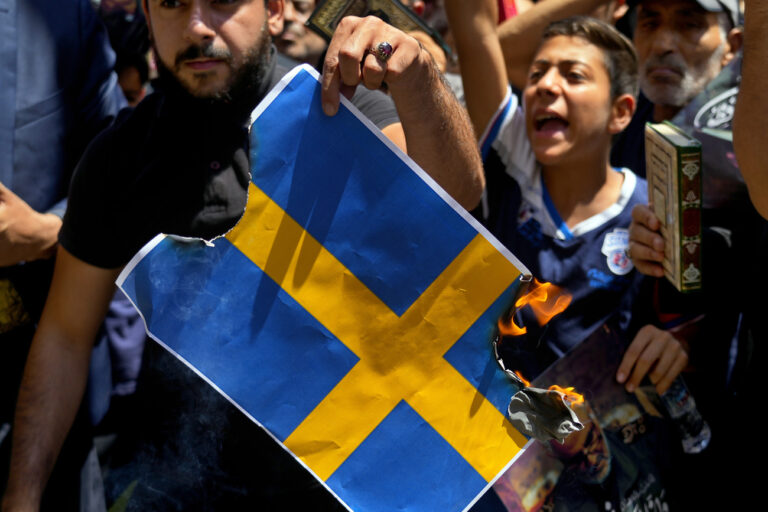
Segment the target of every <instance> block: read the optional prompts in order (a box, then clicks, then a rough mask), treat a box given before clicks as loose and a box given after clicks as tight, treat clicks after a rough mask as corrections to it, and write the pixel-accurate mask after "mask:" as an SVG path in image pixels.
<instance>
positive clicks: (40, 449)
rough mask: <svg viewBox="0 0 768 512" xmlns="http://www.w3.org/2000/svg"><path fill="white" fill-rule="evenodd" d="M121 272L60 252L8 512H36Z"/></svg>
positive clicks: (32, 359)
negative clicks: (90, 263)
mask: <svg viewBox="0 0 768 512" xmlns="http://www.w3.org/2000/svg"><path fill="white" fill-rule="evenodd" d="M117 273H118V270H104V269H100V268H97V267H93V266H91V265H88V264H86V263H83V262H82V261H80V260H78V259H77V258H75V257H74V256H72V255H71V254H69V253H68V252H67V251H66V250H65V249H63V248H61V247H60V248H59V250H58V255H57V257H56V269H55V272H54V277H53V283H52V284H51V290H50V292H49V294H48V300H47V302H46V305H45V309H44V311H43V315H42V318H41V319H40V324H39V325H38V328H37V332H36V333H35V337H34V339H33V341H32V347H31V349H30V352H29V356H28V358H27V364H26V367H25V369H24V378H23V380H22V384H21V391H20V393H19V401H18V404H17V406H16V418H15V421H14V428H13V447H12V452H11V468H10V479H9V480H8V487H7V488H6V492H5V496H4V497H3V502H2V510H3V512H10V511H24V510H38V509H39V507H40V498H41V496H42V493H43V489H44V488H45V484H46V482H47V480H48V476H49V475H50V472H51V470H52V468H53V465H54V463H55V461H56V457H57V455H58V452H59V450H60V449H61V445H62V443H63V442H64V438H65V437H66V435H67V432H68V431H69V428H70V427H71V425H72V422H73V420H74V417H75V414H76V412H77V409H78V407H79V405H80V401H81V400H82V396H83V391H84V389H85V383H86V380H87V376H88V364H89V362H90V355H91V348H92V347H93V340H94V339H95V338H96V333H97V331H98V329H99V326H100V325H101V322H102V320H103V319H104V315H105V314H106V311H107V307H108V306H109V301H110V299H111V298H112V295H113V294H114V281H115V278H116V276H117Z"/></svg>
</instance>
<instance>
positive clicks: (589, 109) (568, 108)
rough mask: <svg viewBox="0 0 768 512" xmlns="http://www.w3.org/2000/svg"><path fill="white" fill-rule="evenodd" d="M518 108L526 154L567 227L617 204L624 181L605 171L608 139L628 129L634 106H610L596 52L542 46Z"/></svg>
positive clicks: (560, 41) (573, 41) (567, 45)
mask: <svg viewBox="0 0 768 512" xmlns="http://www.w3.org/2000/svg"><path fill="white" fill-rule="evenodd" d="M523 102H524V107H525V123H526V130H527V133H528V138H529V140H530V141H531V148H532V149H533V152H534V154H535V155H536V159H537V160H538V162H539V163H540V164H541V165H542V172H543V177H544V183H545V184H546V186H547V189H548V191H549V193H550V197H551V198H552V200H553V202H554V204H555V206H556V208H557V210H558V212H559V213H560V215H561V216H562V217H563V220H564V221H565V222H566V224H567V225H568V226H574V225H576V224H577V223H578V222H581V221H582V220H585V219H587V218H589V217H591V216H592V215H594V214H595V213H597V212H600V211H603V210H604V209H605V208H607V207H608V206H610V205H611V204H613V203H615V202H616V199H617V198H618V195H619V191H620V189H621V184H622V182H623V175H622V174H620V173H617V172H614V171H613V170H612V168H611V166H610V164H609V160H608V153H609V151H610V145H611V137H612V136H613V135H614V134H616V133H619V132H620V131H621V130H623V129H624V128H625V127H626V126H627V124H629V121H630V119H631V116H632V113H633V112H634V106H635V100H634V98H633V97H632V96H631V95H629V94H624V95H620V96H618V97H616V98H613V99H612V98H611V81H610V77H609V75H608V70H607V68H606V64H605V59H604V56H603V53H602V50H601V49H599V48H598V47H596V46H594V45H592V44H590V43H589V42H587V41H585V40H584V39H582V38H580V37H572V36H555V37H552V38H551V39H548V40H546V41H545V42H544V43H543V44H542V46H541V47H540V48H539V50H538V52H537V53H536V55H535V57H534V60H533V64H531V67H530V70H529V74H528V81H527V84H526V86H525V89H524V91H523Z"/></svg>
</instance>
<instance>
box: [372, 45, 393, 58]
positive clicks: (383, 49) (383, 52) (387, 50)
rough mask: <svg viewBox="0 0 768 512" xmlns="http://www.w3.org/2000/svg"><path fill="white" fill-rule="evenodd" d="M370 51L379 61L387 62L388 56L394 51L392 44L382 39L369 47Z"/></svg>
mask: <svg viewBox="0 0 768 512" xmlns="http://www.w3.org/2000/svg"><path fill="white" fill-rule="evenodd" d="M370 52H371V53H372V54H374V55H375V56H376V58H377V59H379V60H380V61H381V62H387V61H388V60H389V58H390V57H391V56H392V54H393V53H394V52H395V50H394V48H392V45H391V44H389V42H387V41H382V42H380V43H379V44H377V45H376V46H374V47H373V48H371V50H370Z"/></svg>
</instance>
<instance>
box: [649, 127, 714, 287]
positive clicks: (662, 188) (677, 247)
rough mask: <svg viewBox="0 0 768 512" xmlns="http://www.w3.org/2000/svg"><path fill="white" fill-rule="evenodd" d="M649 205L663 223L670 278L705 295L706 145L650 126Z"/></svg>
mask: <svg viewBox="0 0 768 512" xmlns="http://www.w3.org/2000/svg"><path fill="white" fill-rule="evenodd" d="M645 165H646V175H647V176H646V178H647V180H648V200H649V201H650V203H651V208H652V209H653V211H654V212H655V213H656V217H658V219H659V221H661V236H662V237H663V238H664V261H663V266H664V275H665V276H666V278H667V279H668V280H669V281H670V282H671V283H672V284H673V285H674V286H675V288H677V289H678V290H679V291H681V292H689V291H693V290H699V289H701V286H702V273H701V249H702V247H701V183H702V179H701V169H702V165H701V143H700V142H699V141H698V140H696V139H694V138H693V137H691V136H689V135H688V134H686V133H685V132H684V131H682V130H681V129H680V128H678V127H677V126H675V125H673V124H672V123H670V122H668V121H664V122H662V123H647V124H646V127H645Z"/></svg>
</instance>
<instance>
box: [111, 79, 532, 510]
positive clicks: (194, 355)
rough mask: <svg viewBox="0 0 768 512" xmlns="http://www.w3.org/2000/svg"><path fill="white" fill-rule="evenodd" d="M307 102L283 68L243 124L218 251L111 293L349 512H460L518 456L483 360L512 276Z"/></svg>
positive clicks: (152, 251)
mask: <svg viewBox="0 0 768 512" xmlns="http://www.w3.org/2000/svg"><path fill="white" fill-rule="evenodd" d="M319 94H320V92H319V84H318V82H317V77H316V75H315V74H314V72H313V71H311V70H310V69H308V68H297V69H296V70H294V71H293V72H291V73H290V74H289V75H287V76H286V77H285V78H284V79H283V81H282V82H281V83H280V84H279V85H278V86H277V87H276V89H275V90H274V91H273V92H272V93H270V95H269V96H268V97H267V98H266V99H265V100H264V102H262V104H261V105H260V106H259V107H258V108H257V110H256V112H255V113H254V122H253V125H252V127H251V155H250V156H251V167H252V183H251V184H250V188H249V196H248V206H247V208H246V211H245V214H244V216H243V218H242V219H241V220H240V222H239V223H238V224H237V226H236V227H235V228H234V229H233V230H232V231H231V232H229V233H228V234H227V235H226V236H225V237H224V238H220V239H217V240H215V241H214V242H213V245H210V244H204V243H202V242H200V241H188V240H187V241H185V240H181V239H178V238H175V237H166V236H159V237H157V238H156V239H154V240H153V241H152V242H150V244H148V245H147V246H146V247H145V248H144V249H143V250H142V251H141V253H140V254H139V255H137V256H136V258H134V260H133V261H132V262H131V263H130V264H129V265H128V267H127V268H126V270H125V271H124V272H123V274H122V275H121V276H120V279H119V281H118V284H120V286H121V287H122V289H123V290H124V291H125V292H126V294H127V295H128V296H129V297H130V298H131V300H132V301H133V302H134V304H135V305H136V306H137V308H138V309H139V311H140V312H141V313H142V315H143V317H144V320H145V322H146V324H147V330H148V332H149V333H150V335H151V336H152V337H153V338H154V339H156V340H157V341H158V342H160V343H161V344H163V345H164V346H165V347H166V348H167V349H168V350H170V351H171V352H173V353H174V354H176V355H177V356H178V357H179V358H180V359H181V360H183V361H184V362H185V363H186V364H188V365H189V366H190V367H192V368H193V369H194V370H195V371H196V372H197V373H198V374H199V375H200V376H201V377H202V378H204V379H205V380H206V381H208V382H209V383H210V384H211V385H212V386H214V387H215V388H216V389H217V390H218V391H219V392H221V393H222V394H223V395H225V396H226V397H227V398H228V399H229V400H231V401H232V402H233V403H234V404H235V405H236V406H237V407H239V408H240V410H241V411H243V413H244V414H246V415H247V416H249V417H250V418H251V419H252V420H253V421H255V422H257V423H258V424H259V425H261V426H263V427H264V428H265V429H267V430H268V431H269V432H270V433H271V434H272V436H273V437H275V438H276V439H277V440H279V441H280V442H281V443H282V444H283V445H284V446H285V447H286V448H287V449H288V450H290V452H291V453H293V454H294V456H295V457H296V458H297V459H298V460H299V461H300V462H301V463H302V464H304V465H305V466H306V467H307V468H308V469H309V470H310V471H311V472H312V473H313V474H314V475H315V476H316V477H317V478H318V479H319V480H320V481H322V482H323V483H324V485H326V487H327V488H328V489H329V490H331V492H333V493H334V494H335V495H336V496H337V497H338V498H339V499H340V500H341V501H342V502H343V503H345V504H346V505H347V506H348V507H349V508H350V509H352V510H364V511H379V510H380V511H387V512H389V511H392V510H412V511H418V510H435V511H452V510H462V509H464V508H466V507H467V506H468V505H469V504H470V503H471V502H472V501H473V500H474V499H475V498H476V496H478V494H479V493H481V492H482V491H483V490H484V489H486V488H487V487H489V486H490V484H491V483H492V482H493V481H494V480H495V478H496V477H497V475H499V474H500V473H501V472H503V470H504V469H505V468H506V467H507V466H508V465H509V464H510V463H511V461H512V460H513V459H514V458H515V457H516V455H517V454H518V453H519V451H520V450H521V448H522V447H523V446H524V445H525V443H526V441H527V440H526V439H525V437H524V436H522V435H521V434H520V433H518V432H517V431H516V430H515V429H514V428H513V427H512V425H511V424H510V423H509V422H508V421H507V420H506V418H505V416H504V411H505V410H506V404H507V402H508V400H509V397H510V396H511V395H512V394H513V393H514V392H515V391H516V389H515V387H514V386H513V385H512V384H511V383H510V382H509V381H508V380H507V379H506V378H505V377H504V375H503V374H502V373H501V372H500V371H499V370H498V369H497V367H496V363H495V361H494V359H493V356H492V353H491V345H490V336H491V333H492V330H493V327H494V325H495V322H496V319H497V318H498V317H499V315H500V314H501V313H502V312H503V310H504V309H505V308H507V307H508V306H509V304H510V302H511V301H512V299H513V297H514V294H515V292H516V290H517V287H518V284H519V277H520V275H521V271H522V272H524V273H525V272H526V271H525V269H524V268H523V267H522V265H520V264H519V263H518V262H517V260H516V259H515V258H514V256H512V255H511V254H510V253H509V252H508V251H506V250H505V249H504V248H503V247H501V245H500V244H499V243H498V242H496V241H495V240H494V239H493V238H492V237H491V236H490V235H489V234H487V232H485V231H484V230H483V228H482V227H480V226H479V225H478V224H477V223H476V222H475V221H474V220H473V219H472V218H471V217H470V216H468V215H467V214H466V212H464V211H463V210H462V209H461V208H460V207H459V206H458V205H456V203H455V202H453V200H451V199H450V198H449V197H448V196H447V195H446V194H445V193H444V192H443V191H442V190H441V189H440V188H439V187H438V186H437V185H435V184H434V182H433V181H432V180H431V179H430V178H429V177H428V176H427V175H425V174H424V172H423V171H421V170H420V169H418V168H417V167H416V165H415V164H414V163H413V162H412V161H411V160H410V159H408V157H407V156H405V155H404V154H402V153H401V152H400V151H399V150H398V149H397V148H396V147H395V146H394V145H392V144H391V143H390V142H389V141H388V140H386V139H385V138H384V137H383V136H382V135H381V134H380V133H379V132H378V130H376V129H375V128H374V127H373V126H372V125H371V124H370V122H369V121H367V120H366V119H364V118H363V117H362V116H361V115H360V114H359V113H358V112H357V111H356V110H355V109H354V107H352V106H351V105H350V104H349V103H348V102H346V100H345V102H344V108H341V109H340V111H339V114H337V115H336V116H335V117H333V118H327V117H326V116H325V115H324V114H323V113H322V111H321V109H320V104H321V102H320V98H319Z"/></svg>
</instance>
